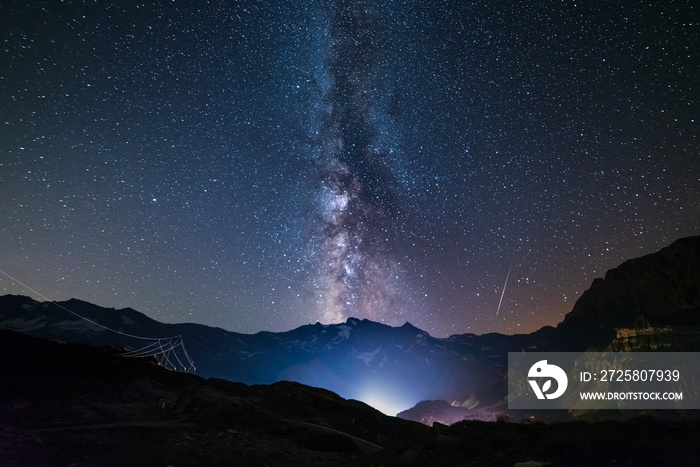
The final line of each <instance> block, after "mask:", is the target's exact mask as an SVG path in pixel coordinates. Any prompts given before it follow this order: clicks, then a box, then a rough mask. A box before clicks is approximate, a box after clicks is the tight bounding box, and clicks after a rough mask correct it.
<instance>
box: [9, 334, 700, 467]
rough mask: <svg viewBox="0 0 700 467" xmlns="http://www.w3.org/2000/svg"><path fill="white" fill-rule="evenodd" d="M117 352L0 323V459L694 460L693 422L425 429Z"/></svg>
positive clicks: (296, 391) (306, 393)
mask: <svg viewBox="0 0 700 467" xmlns="http://www.w3.org/2000/svg"><path fill="white" fill-rule="evenodd" d="M121 352H122V349H118V348H115V347H110V346H108V347H101V348H96V347H91V346H85V345H80V344H61V343H57V342H55V341H49V340H46V339H38V338H33V337H30V336H27V335H25V334H20V333H15V332H11V331H0V465H2V466H6V467H19V466H22V467H25V466H45V465H52V466H59V467H61V466H81V467H82V466H101V467H112V466H130V467H133V466H165V465H174V466H224V465H237V466H297V465H298V466H314V465H317V466H321V465H324V466H325V465H329V466H330V465H332V466H351V465H352V466H362V465H367V466H379V465H383V466H406V467H408V466H424V465H469V466H472V467H482V466H497V467H512V466H516V465H521V466H524V465H552V466H555V465H566V466H574V467H576V466H589V465H598V466H632V465H634V466H656V467H658V466H669V467H670V466H673V467H678V466H686V465H687V466H690V465H696V462H697V459H698V457H700V445H699V444H698V443H697V442H696V439H695V437H696V433H697V432H698V429H700V426H699V425H698V422H697V421H680V422H664V421H659V420H653V419H649V418H641V419H635V420H631V421H627V422H602V423H595V424H593V423H581V422H576V423H555V424H551V425H549V424H542V423H537V424H513V423H486V422H475V421H471V422H459V423H456V424H455V425H453V426H450V427H447V426H444V425H438V424H436V425H435V426H434V427H432V428H429V427H427V426H424V425H420V424H417V423H411V422H407V421H404V420H400V419H397V418H393V417H386V416H384V415H382V414H381V413H379V412H377V411H376V410H374V409H372V408H370V407H368V406H367V405H365V404H362V403H360V402H357V401H352V400H345V399H342V398H340V397H338V396H337V395H335V394H333V393H331V392H329V391H326V390H323V389H317V388H311V387H307V386H304V385H300V384H297V383H289V382H279V383H275V384H272V385H269V386H267V385H265V386H247V385H244V384H240V383H231V382H228V381H223V380H218V379H209V380H205V379H203V378H200V377H198V376H195V375H190V374H183V373H178V372H173V371H169V370H166V369H164V368H163V367H161V366H159V365H158V364H157V363H156V362H155V361H154V360H149V359H129V358H121V357H119V354H120V353H121ZM528 462H529V463H528Z"/></svg>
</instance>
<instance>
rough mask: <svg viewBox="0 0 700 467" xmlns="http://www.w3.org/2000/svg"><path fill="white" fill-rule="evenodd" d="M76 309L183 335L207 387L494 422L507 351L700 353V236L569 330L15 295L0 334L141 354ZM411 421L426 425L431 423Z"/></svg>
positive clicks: (618, 276) (147, 332) (122, 325)
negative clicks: (222, 313) (262, 317)
mask: <svg viewBox="0 0 700 467" xmlns="http://www.w3.org/2000/svg"><path fill="white" fill-rule="evenodd" d="M66 310H71V311H72V312H74V313H77V314H79V315H81V316H84V317H86V318H88V319H90V320H92V321H95V322H99V323H101V324H102V325H104V326H107V327H109V328H112V329H115V330H118V331H120V332H122V333H127V334H133V335H138V336H147V337H171V336H178V335H179V336H182V339H183V341H184V343H185V346H186V348H187V350H188V353H189V355H190V356H191V357H192V359H193V360H194V362H195V365H196V367H197V374H198V375H200V376H203V377H216V378H221V379H227V380H230V381H236V382H243V383H246V384H271V383H274V382H277V381H283V380H288V381H296V382H299V383H303V384H306V385H310V386H316V387H323V388H325V389H328V390H331V391H333V392H335V393H337V394H339V395H340V396H342V397H345V398H352V399H358V400H364V401H367V402H369V403H371V404H372V405H374V406H375V407H380V408H382V409H383V410H385V411H386V412H389V413H395V412H398V411H399V410H401V409H405V408H407V407H411V406H414V405H415V404H417V403H418V402H420V401H433V400H437V401H439V400H442V401H446V402H447V403H449V404H450V405H451V406H455V407H459V408H460V410H461V411H464V412H465V413H466V414H467V416H471V417H472V418H481V419H484V418H486V419H494V418H495V417H497V416H499V415H503V414H504V413H505V407H506V399H505V396H506V393H507V385H506V379H505V374H506V370H507V353H508V352H519V351H535V350H536V351H583V350H587V349H599V350H603V349H609V350H653V349H655V348H658V347H659V346H663V348H664V349H665V350H678V351H698V350H700V332H699V331H698V330H699V329H700V237H691V238H685V239H681V240H678V241H676V242H674V243H673V244H672V245H670V246H669V247H667V248H664V249H662V250H660V251H659V252H657V253H654V254H650V255H647V256H644V257H642V258H638V259H634V260H630V261H627V262H625V263H623V264H622V265H620V266H619V267H618V268H615V269H613V270H610V271H608V273H607V274H606V276H605V278H604V279H596V280H594V281H593V284H592V285H591V287H590V288H589V289H588V290H587V291H586V292H584V294H583V295H582V296H581V298H580V299H579V300H578V301H577V302H576V304H575V305H574V308H573V310H572V311H571V312H570V313H569V314H568V315H567V316H566V317H565V319H564V321H563V322H562V323H560V324H559V325H557V326H556V327H550V326H547V327H544V328H542V329H540V330H538V331H536V332H534V333H531V334H526V335H514V336H505V335H500V334H486V335H481V336H477V335H473V334H463V335H454V336H450V337H448V338H434V337H432V336H430V335H428V334H427V333H426V332H424V331H422V330H420V329H418V328H416V327H415V326H413V325H411V324H410V323H406V324H405V325H404V326H401V327H390V326H386V325H383V324H380V323H375V322H371V321H368V320H359V319H355V318H350V319H348V320H347V321H346V322H345V323H340V324H332V325H322V324H319V323H317V324H314V325H307V326H302V327H300V328H297V329H294V330H291V331H288V332H281V333H272V332H259V333H257V334H253V335H249V334H240V333H234V332H229V331H225V330H223V329H219V328H212V327H208V326H202V325H197V324H163V323H159V322H157V321H155V320H152V319H150V318H148V317H147V316H145V315H143V314H141V313H139V312H137V311H135V310H133V309H130V308H126V309H121V310H115V309H110V308H102V307H99V306H96V305H93V304H90V303H86V302H83V301H80V300H75V299H73V300H69V301H66V302H61V303H58V304H54V303H48V302H47V303H39V302H36V301H34V300H32V299H30V298H27V297H21V296H10V295H8V296H4V297H0V329H10V330H15V331H21V332H26V333H28V334H31V335H34V336H38V337H48V338H52V339H59V340H62V341H67V342H78V343H85V344H91V345H106V344H111V345H118V346H121V347H125V348H131V349H135V348H139V347H140V346H142V345H143V343H142V342H140V341H138V340H134V339H133V338H129V337H127V336H124V335H120V334H115V333H113V332H111V331H108V330H106V329H104V328H102V327H98V326H95V325H93V324H90V323H89V322H86V321H84V320H81V319H80V318H78V317H77V316H75V315H74V314H72V313H70V312H68V311H66ZM424 405H425V404H424ZM402 416H407V417H408V415H406V413H404V414H403V415H402ZM450 417H452V415H450ZM410 418H412V419H414V420H424V419H426V417H424V416H423V415H421V414H417V415H415V414H414V415H411V416H410Z"/></svg>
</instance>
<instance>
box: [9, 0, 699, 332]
mask: <svg viewBox="0 0 700 467" xmlns="http://www.w3.org/2000/svg"><path fill="white" fill-rule="evenodd" d="M699 42H700V19H699V15H698V7H697V1H696V0H687V1H669V0H663V1H661V0H660V1H653V2H650V1H645V2H612V1H571V0H569V1H559V0H557V1H553V0H538V1H510V2H496V1H473V2H468V1H462V0H445V1H405V2H404V1H401V2H400V1H386V2H385V1H380V2H375V1H366V2H365V1H341V0H338V1H332V0H328V1H313V0H311V1H298V0H284V1H248V0H245V1H238V2H235V1H223V0H220V1H212V2H203V1H181V0H175V1H167V2H165V1H163V2H158V1H149V2H144V3H139V2H135V1H107V0H105V1H94V2H93V1H64V2H60V1H58V0H55V1H39V0H32V1H11V0H2V1H0V200H1V201H0V270H2V271H3V272H5V273H7V274H9V275H10V276H12V277H14V278H15V279H16V280H17V281H19V282H22V283H23V284H25V285H26V286H28V287H31V289H33V291H32V290H28V288H27V287H25V286H23V285H21V284H19V283H18V282H16V281H15V280H12V279H10V278H8V277H7V276H4V275H3V276H0V293H1V294H5V293H14V294H27V295H30V296H32V297H34V298H40V297H39V296H38V295H37V293H36V292H38V293H40V294H41V295H43V296H45V297H49V298H50V299H52V300H65V299H68V298H71V297H76V298H80V299H83V300H87V301H90V302H94V303H97V304H99V305H103V306H109V307H117V308H120V307H132V308H135V309H137V310H139V311H141V312H144V313H146V314H147V315H149V316H150V317H152V318H154V319H157V320H160V321H164V322H197V323H202V324H207V325H212V326H219V327H222V328H224V329H228V330H232V331H238V332H246V333H254V332H257V331H260V330H269V331H284V330H289V329H292V328H295V327H297V326H300V325H303V324H308V323H315V322H317V321H321V322H323V323H332V322H339V321H344V320H345V319H346V318H347V317H349V316H354V317H358V318H368V319H372V320H375V321H380V322H384V323H387V324H390V325H401V324H403V323H404V322H406V321H409V322H411V323H413V324H414V325H416V326H418V327H419V328H421V329H424V330H426V331H428V332H429V333H431V334H432V335H434V336H438V337H444V336H447V335H450V334H459V333H467V332H472V333H477V334H481V333H486V332H493V331H495V332H502V333H507V334H512V333H524V332H530V331H533V330H535V329H537V328H539V327H541V326H544V325H555V324H557V323H558V322H560V321H561V320H562V319H563V317H564V315H565V314H566V313H567V312H569V311H570V310H571V308H572V306H573V304H574V302H575V301H576V299H577V298H578V296H579V295H580V294H581V293H582V292H583V291H584V290H585V289H587V288H588V287H589V285H590V283H591V282H592V280H593V279H594V278H596V277H601V276H603V275H604V273H605V271H607V270H608V269H611V268H613V267H615V266H617V265H619V264H620V263H622V262H623V261H625V260H627V259H631V258H634V257H638V256H641V255H644V254H648V253H652V252H655V251H657V250H659V249H660V248H662V247H664V246H666V245H668V244H670V243H671V242H672V241H673V240H675V239H677V238H680V237H685V236H690V235H698V234H700V156H699V155H698V148H699V147H700V144H699V143H700V140H699V134H700V131H699V130H700V128H699V126H698V118H699V115H698V111H699V110H700V106H699V102H700V79H699V77H700V53H699V52H700V43H699ZM506 282H507V283H506ZM34 291H36V292H34ZM42 300H43V299H42Z"/></svg>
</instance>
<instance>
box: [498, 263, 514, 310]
mask: <svg viewBox="0 0 700 467" xmlns="http://www.w3.org/2000/svg"><path fill="white" fill-rule="evenodd" d="M512 267H513V265H512V264H511V265H510V266H508V274H506V282H505V284H503V292H501V299H500V300H499V301H498V308H497V309H496V316H498V312H499V311H501V303H503V296H504V295H505V294H506V286H507V285H508V278H509V277H510V269H511V268H512Z"/></svg>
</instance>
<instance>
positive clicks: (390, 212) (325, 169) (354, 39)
mask: <svg viewBox="0 0 700 467" xmlns="http://www.w3.org/2000/svg"><path fill="white" fill-rule="evenodd" d="M373 4H374V2H337V3H336V4H333V5H331V8H330V11H329V16H330V18H329V25H330V26H329V31H328V39H327V41H328V44H327V55H326V57H325V59H324V65H325V67H324V71H325V72H326V73H327V76H328V86H327V88H326V89H324V90H323V95H322V100H323V104H324V105H323V106H322V108H323V110H324V112H323V115H322V116H321V119H322V127H321V133H320V152H319V160H318V163H319V174H320V181H321V193H320V197H319V198H320V199H319V202H320V208H321V213H322V216H321V220H322V234H321V237H320V238H321V243H320V245H319V248H320V255H319V258H320V261H321V265H320V266H321V267H320V273H321V274H320V277H319V278H318V283H319V284H320V295H319V296H320V298H321V300H320V303H319V305H320V311H321V312H322V316H323V318H324V320H325V321H331V322H337V321H340V320H344V319H345V318H347V317H349V316H354V315H361V316H367V317H369V318H371V319H375V320H377V319H381V320H385V321H394V318H395V316H393V315H394V314H397V315H399V316H400V315H401V314H403V310H404V308H405V307H407V306H409V305H408V304H407V303H404V302H401V301H400V300H399V299H400V297H401V294H400V292H401V291H402V289H401V285H402V283H401V279H400V275H401V270H400V266H399V263H398V261H397V260H396V259H395V258H393V256H392V245H393V243H395V242H396V241H397V238H398V237H397V234H398V233H399V232H397V225H398V224H399V223H400V219H399V217H400V207H399V205H398V204H399V202H398V200H397V199H396V197H397V194H396V189H397V187H396V177H395V175H394V174H393V173H392V171H391V167H390V159H391V158H392V157H393V155H392V154H391V153H392V150H393V149H392V147H391V145H390V144H389V143H388V142H387V141H384V140H383V139H382V132H381V129H380V123H379V121H381V120H383V119H387V118H388V117H387V116H386V115H385V114H386V109H384V108H382V105H381V103H382V102H383V101H384V100H385V99H382V96H379V95H378V94H379V93H380V92H390V91H387V89H386V86H385V84H386V80H387V78H386V74H385V73H377V70H378V69H380V68H381V67H382V66H383V65H384V66H386V63H382V58H383V56H382V52H384V51H385V50H386V49H387V48H388V47H389V44H387V43H385V42H386V38H384V37H382V35H381V34H380V32H379V31H380V30H381V26H382V22H383V20H384V18H385V17H386V16H385V15H382V14H381V12H379V11H376V7H375V6H373Z"/></svg>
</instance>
